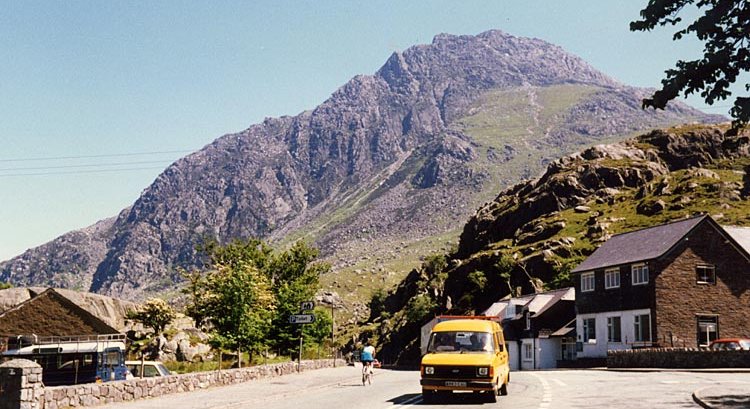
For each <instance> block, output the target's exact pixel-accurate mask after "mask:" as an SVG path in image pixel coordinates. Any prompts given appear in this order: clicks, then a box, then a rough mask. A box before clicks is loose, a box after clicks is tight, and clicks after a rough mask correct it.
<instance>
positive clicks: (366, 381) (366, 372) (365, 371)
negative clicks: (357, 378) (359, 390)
mask: <svg viewBox="0 0 750 409" xmlns="http://www.w3.org/2000/svg"><path fill="white" fill-rule="evenodd" d="M366 385H372V362H362V386H366Z"/></svg>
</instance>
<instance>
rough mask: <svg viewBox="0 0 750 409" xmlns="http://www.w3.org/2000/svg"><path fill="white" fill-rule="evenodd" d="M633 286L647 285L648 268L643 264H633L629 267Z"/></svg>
mask: <svg viewBox="0 0 750 409" xmlns="http://www.w3.org/2000/svg"><path fill="white" fill-rule="evenodd" d="M631 273H632V274H631V275H632V277H633V285H640V284H648V266H647V265H645V264H634V265H633V266H632V267H631Z"/></svg>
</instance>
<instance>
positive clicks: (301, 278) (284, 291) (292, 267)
mask: <svg viewBox="0 0 750 409" xmlns="http://www.w3.org/2000/svg"><path fill="white" fill-rule="evenodd" d="M317 257H318V250H317V249H315V248H312V247H310V246H308V245H307V244H306V243H304V242H302V241H299V242H297V243H295V244H294V245H293V246H292V247H291V248H290V249H289V250H287V251H284V252H281V253H279V254H278V255H276V256H274V257H273V258H272V259H271V260H270V262H269V263H268V265H267V269H268V274H269V276H270V277H271V282H272V288H273V293H274V295H275V297H276V303H277V312H276V315H275V316H274V319H273V327H272V330H271V338H272V339H273V341H274V343H275V345H274V346H275V347H276V348H277V349H280V350H282V351H285V352H289V351H292V350H294V349H295V348H296V347H297V343H298V339H299V338H298V337H299V330H298V329H297V328H296V327H295V326H293V325H290V324H289V323H288V320H289V316H290V315H293V314H299V312H300V304H301V303H302V302H304V301H311V300H312V299H313V298H314V297H315V293H317V291H318V289H319V288H320V275H321V274H325V273H327V272H328V271H330V269H331V267H330V265H328V264H326V263H320V262H315V260H316V259H317Z"/></svg>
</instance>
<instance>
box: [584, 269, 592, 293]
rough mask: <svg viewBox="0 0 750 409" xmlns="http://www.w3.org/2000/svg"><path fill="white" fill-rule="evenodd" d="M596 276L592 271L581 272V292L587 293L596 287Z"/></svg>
mask: <svg viewBox="0 0 750 409" xmlns="http://www.w3.org/2000/svg"><path fill="white" fill-rule="evenodd" d="M595 279H596V276H595V273H594V272H593V271H591V272H588V273H581V292H582V293H589V292H592V291H594V289H596V281H595Z"/></svg>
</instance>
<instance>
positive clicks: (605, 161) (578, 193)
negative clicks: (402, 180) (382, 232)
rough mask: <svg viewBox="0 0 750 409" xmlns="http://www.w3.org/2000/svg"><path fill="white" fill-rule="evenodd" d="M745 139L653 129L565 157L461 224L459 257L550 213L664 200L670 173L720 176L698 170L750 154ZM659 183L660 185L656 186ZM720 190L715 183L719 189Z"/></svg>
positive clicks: (649, 205) (657, 207)
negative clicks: (620, 198)
mask: <svg viewBox="0 0 750 409" xmlns="http://www.w3.org/2000/svg"><path fill="white" fill-rule="evenodd" d="M748 141H749V139H748V138H747V137H746V136H740V137H728V136H725V135H724V132H722V129H721V128H718V127H702V128H701V127H695V129H694V130H686V131H685V130H679V131H677V130H673V131H672V132H670V131H665V130H655V131H652V132H650V133H647V134H645V135H642V136H640V137H638V138H636V139H633V140H630V141H627V142H622V143H617V144H611V145H599V146H595V147H592V148H589V149H586V150H584V151H582V152H581V153H578V154H574V155H571V156H567V157H563V158H561V159H559V160H557V161H555V162H553V163H551V164H550V165H549V167H548V168H547V171H546V172H545V174H544V175H543V176H542V177H541V178H539V179H536V180H533V181H530V182H526V183H522V184H519V185H516V186H514V187H512V188H510V189H508V190H505V191H503V192H501V193H500V195H498V197H497V198H496V199H495V200H494V201H492V202H490V203H487V204H485V205H484V206H483V207H482V208H480V209H479V211H477V214H476V215H475V216H474V217H473V218H472V219H471V220H469V222H468V223H467V224H466V226H465V227H464V231H463V233H462V235H461V242H460V245H459V253H458V255H459V256H460V257H467V256H469V255H470V254H472V253H475V252H477V251H479V250H481V249H482V248H483V247H485V246H487V245H488V244H490V243H493V242H497V241H500V240H503V239H511V238H513V237H514V236H515V235H516V232H517V231H518V230H519V229H520V230H521V231H524V230H528V229H530V228H531V227H530V226H531V225H529V224H530V223H531V224H533V223H535V220H537V219H538V218H540V217H543V216H545V215H549V214H552V213H555V212H559V211H561V210H564V209H572V208H576V207H578V208H579V209H580V206H585V205H586V204H588V203H590V202H591V201H592V199H599V200H602V201H606V200H611V199H613V197H614V196H616V194H617V193H619V192H620V189H626V188H630V189H639V190H640V192H639V193H638V194H637V195H636V197H638V196H643V195H644V194H645V193H646V190H649V189H650V192H649V193H656V194H660V195H664V194H668V193H672V187H671V186H670V185H669V177H666V178H664V179H662V177H665V176H667V175H668V174H669V173H670V172H671V171H677V170H683V169H690V170H689V171H688V176H689V177H691V178H710V179H718V175H717V174H716V172H714V171H711V170H708V169H703V168H701V167H700V166H702V165H706V164H714V163H716V162H718V161H721V160H734V159H737V158H741V157H747V156H748V148H749V147H750V143H749V142H748ZM657 178H660V179H661V181H660V182H659V183H658V184H657V185H656V186H652V183H651V182H652V181H655V180H656V179H657ZM684 186H685V187H687V186H689V184H684ZM721 186H722V185H719V184H717V185H716V189H721ZM741 188H742V185H741V184H732V185H725V186H724V191H727V192H728V193H726V194H727V195H729V196H731V197H737V198H739V197H740V195H741V193H740V189H741ZM644 189H645V190H644ZM666 207H667V204H666V203H665V202H664V201H663V200H661V199H657V200H644V201H641V202H640V203H639V204H638V206H637V210H638V212H639V213H640V214H643V215H647V216H651V215H655V214H657V213H659V212H661V211H662V210H664V209H665V208H666ZM532 241H533V240H532ZM527 242H528V241H527Z"/></svg>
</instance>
